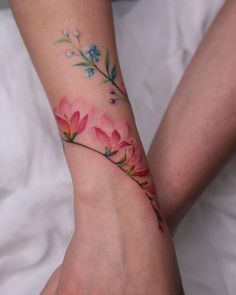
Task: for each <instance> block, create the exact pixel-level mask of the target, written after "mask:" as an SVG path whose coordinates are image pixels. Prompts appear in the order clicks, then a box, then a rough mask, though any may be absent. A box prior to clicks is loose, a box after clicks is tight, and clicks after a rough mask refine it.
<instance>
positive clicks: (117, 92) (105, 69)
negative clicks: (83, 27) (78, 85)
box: [55, 29, 130, 104]
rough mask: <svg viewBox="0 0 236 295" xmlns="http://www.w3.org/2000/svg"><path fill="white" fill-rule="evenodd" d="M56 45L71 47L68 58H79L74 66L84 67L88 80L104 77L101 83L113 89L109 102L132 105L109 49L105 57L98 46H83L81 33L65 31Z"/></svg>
mask: <svg viewBox="0 0 236 295" xmlns="http://www.w3.org/2000/svg"><path fill="white" fill-rule="evenodd" d="M55 43H56V44H67V45H69V46H70V48H68V49H67V50H66V52H65V55H66V56H67V57H70V58H72V57H77V58H78V60H77V62H76V63H74V64H73V66H74V67H82V68H84V69H85V75H86V76H87V77H88V78H91V77H93V76H94V75H95V74H99V75H100V76H101V77H102V79H103V80H102V81H101V83H110V85H111V87H112V88H111V89H110V91H109V102H110V103H111V104H115V103H116V102H117V101H118V100H120V101H124V102H126V103H128V104H130V102H129V99H128V95H127V92H126V89H125V86H124V84H123V83H122V84H121V85H119V84H118V82H117V76H118V72H117V66H116V64H115V63H112V62H111V60H110V53H109V50H108V49H107V51H106V54H105V57H104V58H103V54H102V53H101V51H100V49H99V48H98V47H97V45H96V44H91V45H89V46H83V45H82V44H81V40H80V33H79V32H78V31H72V32H70V31H69V30H66V29H65V30H64V31H63V37H62V38H60V39H58V40H57V41H56V42H55ZM102 58H103V66H101V63H100V59H102Z"/></svg>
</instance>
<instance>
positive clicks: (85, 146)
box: [63, 138, 150, 199]
mask: <svg viewBox="0 0 236 295" xmlns="http://www.w3.org/2000/svg"><path fill="white" fill-rule="evenodd" d="M63 140H64V141H65V142H69V143H73V144H75V145H79V146H82V147H84V148H86V149H89V150H91V151H93V152H95V153H97V154H100V155H101V156H103V157H104V158H106V159H108V160H109V161H110V162H111V163H113V164H115V165H116V166H117V167H119V169H120V170H121V171H123V172H124V173H125V174H126V175H128V176H129V177H130V178H132V179H133V180H134V181H135V182H136V183H137V184H138V185H139V186H140V187H141V188H142V190H143V187H142V184H141V183H139V182H138V181H137V180H136V179H135V178H134V177H133V176H131V175H129V174H127V173H126V171H125V170H124V169H122V167H120V166H118V165H117V164H116V162H115V161H113V160H112V159H111V158H109V157H106V156H105V155H104V154H103V153H102V152H99V151H98V150H96V149H94V148H91V147H89V146H87V145H85V144H82V143H79V142H75V141H70V140H67V139H64V138H63ZM148 198H149V199H150V196H149V197H148Z"/></svg>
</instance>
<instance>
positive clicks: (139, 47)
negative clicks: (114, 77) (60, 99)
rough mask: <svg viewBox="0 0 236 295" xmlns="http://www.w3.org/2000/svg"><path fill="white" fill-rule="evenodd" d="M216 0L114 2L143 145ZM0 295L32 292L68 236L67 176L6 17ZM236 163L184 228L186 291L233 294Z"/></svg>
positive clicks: (38, 89) (1, 30) (0, 15)
mask: <svg viewBox="0 0 236 295" xmlns="http://www.w3.org/2000/svg"><path fill="white" fill-rule="evenodd" d="M222 4H223V0H208V1H205V0H191V1H189V0H158V1H157V0H146V1H144V0H139V1H131V2H126V1H119V2H117V3H114V4H113V7H114V17H115V25H116V34H117V43H118V49H119V56H120V61H121V65H122V69H123V74H124V77H125V81H126V84H127V89H128V92H129V95H130V98H131V101H132V104H133V109H134V113H135V117H136V121H137V125H138V129H139V131H140V134H141V137H142V140H143V143H144V146H145V149H146V150H147V149H148V147H149V145H150V142H151V139H152V137H153V134H154V132H155V130H156V128H157V126H158V125H159V123H160V120H161V117H162V115H163V113H164V111H165V109H166V107H167V104H168V102H169V100H170V98H171V95H172V93H173V91H174V89H175V87H176V85H177V83H178V82H179V80H180V78H181V75H182V73H183V71H184V69H185V67H186V65H187V63H188V62H189V60H190V59H191V56H192V55H193V53H194V51H195V49H196V47H197V45H198V44H199V42H200V40H201V38H202V36H203V34H204V32H205V31H206V30H207V28H208V26H209V25H210V23H211V22H212V20H213V18H214V16H215V15H216V14H217V12H218V10H219V9H220V7H221V5H222ZM0 36H1V47H0V64H1V71H0V81H1V83H0V130H1V140H0V175H1V177H0V294H1V295H34V294H35V295H37V294H38V293H39V291H40V289H41V288H42V286H43V284H44V282H45V280H46V279H47V278H48V276H49V275H50V274H51V272H52V271H53V270H54V269H55V268H56V267H57V265H58V264H59V263H60V262H61V261H62V258H63V254H64V251H65V248H66V245H67V243H68V241H69V238H70V236H71V234H72V232H73V208H72V198H73V195H72V188H71V180H70V176H69V172H68V168H67V166H66V162H65V159H64V156H63V150H62V146H61V144H60V139H59V135H58V133H57V129H56V124H55V121H54V118H53V115H52V112H51V110H50V107H49V103H48V101H47V99H46V96H45V93H44V91H43V89H42V86H41V84H40V82H39V79H38V77H37V75H36V73H35V70H34V68H33V66H32V64H31V61H30V59H29V56H28V54H27V52H26V50H25V47H24V44H23V42H22V40H21V37H20V35H19V33H18V30H17V28H16V25H15V23H14V20H13V17H12V15H11V13H10V12H9V11H8V10H5V11H0ZM235 208H236V159H235V158H233V159H232V160H231V161H230V162H229V163H228V164H227V165H226V166H225V168H224V169H223V170H222V171H221V173H220V174H219V175H218V176H217V178H216V179H215V180H214V181H213V183H212V184H211V185H210V187H209V188H208V189H207V191H206V192H205V193H204V194H203V196H202V198H201V200H200V201H199V202H198V203H197V204H196V205H195V206H194V208H193V209H192V210H191V212H190V213H189V214H188V216H187V217H186V218H185V220H184V222H183V224H182V225H181V227H180V229H179V231H178V233H177V235H176V238H175V244H176V250H177V254H178V259H179V264H180V268H181V272H182V277H183V282H184V286H185V290H186V295H199V294H201V295H211V294H212V295H222V294H224V295H234V294H235V290H236V281H235V277H236V250H235V246H234V245H235V243H236V234H235V228H236V209H235Z"/></svg>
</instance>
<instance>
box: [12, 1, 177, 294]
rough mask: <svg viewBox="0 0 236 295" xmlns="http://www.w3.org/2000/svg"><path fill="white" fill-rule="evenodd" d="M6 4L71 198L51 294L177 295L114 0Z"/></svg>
mask: <svg viewBox="0 0 236 295" xmlns="http://www.w3.org/2000/svg"><path fill="white" fill-rule="evenodd" d="M11 3H12V7H13V11H14V15H15V18H16V20H17V22H18V25H19V28H20V30H21V32H22V35H23V38H24V40H25V43H26V45H27V47H28V50H29V53H30V55H31V58H32V60H33V63H34V65H35V67H36V69H37V71H38V74H39V77H40V78H41V81H42V83H43V86H44V88H45V91H46V93H47V95H48V98H49V100H50V102H51V105H52V108H53V110H54V114H55V116H56V120H57V123H58V127H59V129H60V133H61V137H62V139H63V141H64V143H65V154H66V158H67V162H68V166H69V169H70V172H71V176H72V182H73V187H74V193H75V234H74V236H73V238H72V239H71V243H70V245H69V247H68V249H67V252H66V255H65V259H64V262H63V265H62V270H61V275H60V280H59V283H58V286H57V291H56V292H55V293H56V294H68V293H70V294H78V292H80V293H81V294H97V293H100V294H121V293H122V292H124V290H125V292H126V294H144V292H145V294H151V295H152V294H156V292H157V291H158V292H160V293H161V294H163V295H164V294H180V288H181V280H180V278H179V273H178V267H177V264H176V258H175V253H174V250H173V247H172V243H171V240H170V236H169V234H168V229H167V227H166V226H165V223H164V220H163V218H162V217H161V215H160V211H159V204H158V202H157V199H156V192H155V189H154V186H153V184H152V180H151V177H150V174H149V171H148V167H147V161H146V157H145V154H144V151H143V148H142V144H141V142H140V139H139V136H138V132H137V129H136V126H135V121H134V117H133V114H132V109H131V105H130V102H129V100H128V97H127V94H126V91H125V88H124V86H123V85H124V84H123V80H122V76H121V71H120V68H119V63H118V58H117V53H116V46H115V40H114V32H113V24H112V13H111V3H110V1H108V0H101V1H100V0H99V1H97V0H80V1H78V0H68V1H62V0H60V1H58V0H51V1H30V0H22V1H18V0H12V1H11ZM55 173H56V171H55ZM84 270H85V271H84ZM46 288H47V287H46ZM147 289H148V290H147ZM68 290H70V292H69V291H68ZM71 290H73V291H71ZM181 292H182V291H181Z"/></svg>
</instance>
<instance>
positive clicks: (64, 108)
mask: <svg viewBox="0 0 236 295" xmlns="http://www.w3.org/2000/svg"><path fill="white" fill-rule="evenodd" d="M59 111H60V113H61V115H62V116H63V117H65V118H69V117H70V116H71V110H70V104H69V102H68V99H67V98H66V97H63V98H62V99H61V101H60V104H59Z"/></svg>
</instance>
